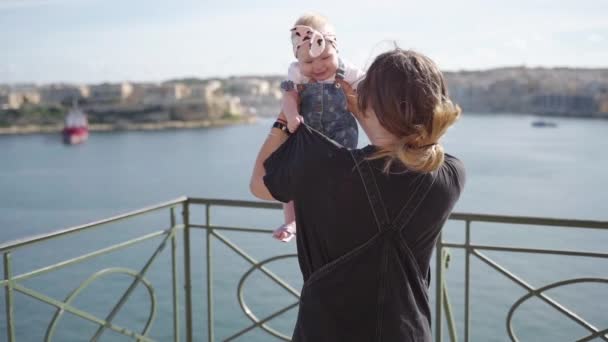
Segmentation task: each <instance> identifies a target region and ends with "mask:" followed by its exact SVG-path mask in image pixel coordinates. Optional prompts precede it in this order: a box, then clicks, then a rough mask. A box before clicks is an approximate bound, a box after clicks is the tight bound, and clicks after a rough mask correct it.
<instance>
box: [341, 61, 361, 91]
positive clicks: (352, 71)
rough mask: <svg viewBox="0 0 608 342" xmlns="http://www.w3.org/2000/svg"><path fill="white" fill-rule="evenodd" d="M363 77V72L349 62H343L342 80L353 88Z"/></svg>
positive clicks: (355, 87)
mask: <svg viewBox="0 0 608 342" xmlns="http://www.w3.org/2000/svg"><path fill="white" fill-rule="evenodd" d="M364 78H365V72H363V70H361V69H359V68H357V67H356V66H354V65H353V64H351V63H348V62H344V80H345V81H346V82H348V84H350V85H351V86H352V87H353V88H354V89H357V86H358V85H359V82H361V81H362V80H363V79H364Z"/></svg>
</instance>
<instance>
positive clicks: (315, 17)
mask: <svg viewBox="0 0 608 342" xmlns="http://www.w3.org/2000/svg"><path fill="white" fill-rule="evenodd" d="M294 25H304V26H310V27H312V28H313V29H315V30H317V31H319V32H321V33H330V34H336V31H335V29H334V27H333V25H332V24H331V23H330V22H329V20H327V18H326V17H324V16H322V15H320V14H316V13H306V14H304V15H303V16H301V17H299V18H298V20H296V23H295V24H294Z"/></svg>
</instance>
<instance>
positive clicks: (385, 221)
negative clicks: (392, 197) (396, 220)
mask: <svg viewBox="0 0 608 342" xmlns="http://www.w3.org/2000/svg"><path fill="white" fill-rule="evenodd" d="M349 152H350V154H351V156H352V157H353V160H354V161H355V166H356V167H357V171H359V176H360V177H361V181H362V183H363V187H364V188H365V193H366V195H367V199H368V200H369V205H370V207H371V209H372V213H373V214H374V218H375V220H376V225H377V226H378V231H380V232H382V231H385V230H388V229H389V228H390V223H391V221H390V220H389V217H388V211H387V210H386V207H385V206H384V202H383V201H382V196H381V195H380V190H379V189H378V184H377V183H376V178H375V177H374V172H373V170H372V168H371V166H370V165H369V162H368V161H367V160H365V155H364V152H363V151H361V150H357V149H355V150H349Z"/></svg>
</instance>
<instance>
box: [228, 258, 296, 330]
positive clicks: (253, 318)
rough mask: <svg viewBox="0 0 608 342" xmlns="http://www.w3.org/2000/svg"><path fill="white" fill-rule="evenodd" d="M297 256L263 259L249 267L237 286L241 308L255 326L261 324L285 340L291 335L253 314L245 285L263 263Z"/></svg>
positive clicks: (260, 325)
mask: <svg viewBox="0 0 608 342" xmlns="http://www.w3.org/2000/svg"><path fill="white" fill-rule="evenodd" d="M297 257H298V255H297V254H284V255H277V256H274V257H271V258H268V259H265V260H262V261H260V262H258V263H256V264H254V265H252V266H251V267H250V268H249V270H247V272H245V273H244V274H243V276H241V279H240V280H239V284H238V286H237V291H236V296H237V299H238V301H239V305H240V306H241V310H243V312H244V313H245V315H246V316H247V317H249V319H251V321H252V322H253V323H254V327H256V326H259V327H261V328H262V329H264V330H266V331H267V332H268V333H270V334H272V335H273V336H275V337H278V338H280V339H283V340H284V341H289V337H288V336H286V335H284V334H281V333H280V332H278V331H276V330H274V329H272V328H271V327H269V326H266V324H263V323H261V322H260V320H259V319H258V318H257V317H256V316H255V315H254V314H253V312H252V311H251V309H250V308H249V306H248V305H247V303H245V298H244V297H243V285H244V284H245V280H247V278H248V277H249V275H251V273H253V271H254V270H256V269H260V268H261V267H262V266H263V265H265V264H268V263H271V262H273V261H276V260H281V259H287V258H297ZM296 304H297V303H296ZM275 317H276V316H275ZM247 331H248V330H247ZM244 332H246V331H244ZM244 332H243V333H244Z"/></svg>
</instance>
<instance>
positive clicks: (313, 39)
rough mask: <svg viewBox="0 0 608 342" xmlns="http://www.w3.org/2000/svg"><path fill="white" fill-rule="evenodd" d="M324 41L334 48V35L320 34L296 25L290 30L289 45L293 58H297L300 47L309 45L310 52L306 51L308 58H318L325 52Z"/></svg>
mask: <svg viewBox="0 0 608 342" xmlns="http://www.w3.org/2000/svg"><path fill="white" fill-rule="evenodd" d="M326 41H327V42H330V43H331V44H333V46H334V47H336V35H335V34H333V33H321V32H319V31H317V30H315V29H313V28H312V27H310V26H305V25H296V26H294V27H293V28H292V29H291V44H293V54H294V56H297V54H298V49H299V48H300V46H302V45H304V44H305V43H310V50H309V51H308V53H309V54H310V57H313V58H315V57H318V56H319V55H321V54H322V53H323V51H325V44H326Z"/></svg>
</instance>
